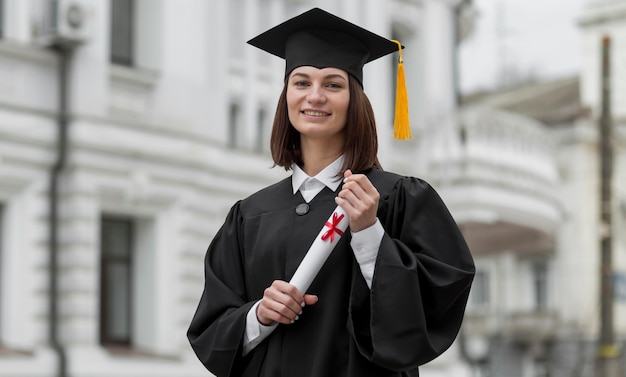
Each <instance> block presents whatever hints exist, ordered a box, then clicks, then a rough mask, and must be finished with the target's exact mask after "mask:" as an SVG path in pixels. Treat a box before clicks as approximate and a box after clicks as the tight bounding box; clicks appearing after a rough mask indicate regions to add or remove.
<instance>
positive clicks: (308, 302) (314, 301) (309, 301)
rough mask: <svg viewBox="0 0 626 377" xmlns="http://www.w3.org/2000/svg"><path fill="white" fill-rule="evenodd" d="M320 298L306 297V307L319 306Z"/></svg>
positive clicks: (314, 296)
mask: <svg viewBox="0 0 626 377" xmlns="http://www.w3.org/2000/svg"><path fill="white" fill-rule="evenodd" d="M318 301H319V298H318V297H317V296H316V295H304V303H305V304H306V305H314V304H317V302H318Z"/></svg>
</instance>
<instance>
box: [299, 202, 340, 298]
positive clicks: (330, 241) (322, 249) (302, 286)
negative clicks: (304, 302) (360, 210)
mask: <svg viewBox="0 0 626 377" xmlns="http://www.w3.org/2000/svg"><path fill="white" fill-rule="evenodd" d="M329 224H330V226H329ZM333 224H334V225H333ZM348 224H349V220H348V215H347V214H346V212H345V211H344V210H343V208H341V207H339V206H337V208H335V210H334V211H333V213H332V215H330V217H329V218H328V221H326V223H325V224H324V226H323V227H322V230H321V231H320V233H319V234H318V235H317V237H315V241H313V244H312V245H311V247H310V248H309V251H307V253H306V255H305V256H304V258H303V259H302V261H301V262H300V265H299V266H298V268H297V269H296V272H295V273H294V274H293V277H292V278H291V280H290V281H289V284H293V285H294V286H295V287H296V288H298V290H299V291H300V292H301V293H302V294H304V293H306V290H307V289H309V286H310V285H311V283H312V282H313V279H315V276H317V273H318V272H319V271H320V269H321V268H322V266H323V265H324V263H325V262H326V259H328V256H329V255H330V253H331V252H332V251H333V249H334V248H335V245H337V242H339V240H340V239H341V235H343V233H344V232H345V231H346V229H348ZM337 230H338V231H337ZM325 235H326V236H325ZM324 238H325V239H324Z"/></svg>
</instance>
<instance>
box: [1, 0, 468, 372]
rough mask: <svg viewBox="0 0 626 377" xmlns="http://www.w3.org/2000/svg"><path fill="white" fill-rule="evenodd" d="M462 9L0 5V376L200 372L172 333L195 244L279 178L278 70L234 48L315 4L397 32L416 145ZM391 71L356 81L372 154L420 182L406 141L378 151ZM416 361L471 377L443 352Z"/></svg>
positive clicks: (219, 0) (193, 279)
mask: <svg viewBox="0 0 626 377" xmlns="http://www.w3.org/2000/svg"><path fill="white" fill-rule="evenodd" d="M463 4H464V2H461V1H448V0H446V1H444V0H431V1H408V0H407V1H383V0H367V1H360V0H359V1H357V0H347V1H343V2H336V1H331V0H327V1H304V0H299V1H296V0H211V1H205V0H184V1H179V0H106V1H100V0H81V1H79V0H75V1H63V0H61V1H48V0H2V1H0V376H32V377H39V376H41V377H43V376H74V377H88V376H107V377H108V376H124V377H128V376H206V375H209V373H208V372H207V371H206V370H205V369H204V367H203V366H202V365H201V364H200V363H199V362H198V360H197V359H196V357H195V355H193V352H192V351H191V348H190V347H189V345H188V343H187V339H186V336H185V333H186V329H187V326H188V324H189V321H190V319H191V316H192V315H193V313H194V311H195V308H196V305H197V302H198V300H199V297H200V294H201V290H202V286H203V268H202V265H203V257H204V252H205V250H206V248H207V246H208V244H209V242H210V241H211V239H212V237H213V235H214V234H215V233H216V231H217V230H218V228H219V227H220V226H221V224H222V222H223V220H224V218H225V216H226V213H227V211H228V209H229V208H230V206H231V205H232V204H234V202H235V201H236V200H238V199H241V198H243V197H245V196H247V195H249V194H251V193H252V192H254V191H256V190H257V189H259V188H261V187H263V186H266V185H268V184H270V183H273V182H275V181H277V180H278V179H281V178H282V177H284V176H285V174H286V172H284V171H281V170H280V169H271V166H272V161H271V159H270V158H269V153H268V141H269V130H270V127H271V122H272V118H273V112H274V106H275V103H276V101H277V99H278V95H279V93H280V90H281V82H282V75H283V73H284V72H283V69H284V68H283V65H282V64H283V63H282V62H281V61H279V60H278V59H273V58H271V57H269V56H266V55H264V54H263V53H261V52H259V51H257V50H256V49H254V48H252V47H250V46H248V45H246V43H245V42H246V40H247V39H249V38H251V37H252V36H254V35H256V34H258V33H259V32H261V31H263V30H265V29H267V28H268V27H270V26H273V25H274V24H277V23H279V22H281V21H282V20H284V19H287V18H288V17H291V16H294V15H296V14H298V13H299V12H301V11H304V10H307V9H309V8H311V7H313V6H319V7H322V8H324V9H326V10H328V11H331V12H333V13H336V14H338V15H340V16H342V17H344V18H347V19H349V20H351V21H353V22H355V23H358V24H360V25H363V26H365V27H367V28H369V29H371V30H373V31H376V32H379V33H380V34H383V35H388V36H391V37H394V38H396V39H400V40H401V41H402V42H403V44H405V45H406V46H407V49H406V52H405V53H404V59H405V62H406V64H407V66H408V67H409V68H407V80H408V86H409V88H411V92H410V95H411V98H412V100H411V101H412V103H411V108H412V109H411V110H412V112H413V116H414V119H415V121H414V134H416V135H425V134H427V132H426V128H425V124H426V123H427V122H426V121H422V120H423V119H430V120H429V122H431V123H434V122H435V121H437V120H438V119H444V120H445V122H447V124H449V128H451V127H453V117H451V116H450V114H453V113H454V110H455V106H456V104H455V102H454V85H453V82H452V75H451V74H450V73H451V72H452V71H453V67H452V65H453V61H452V56H453V45H454V33H453V31H454V25H455V14H457V13H458V10H459V9H461V8H460V7H461V6H462V5H463ZM72 5H76V6H78V8H72ZM442 46H443V47H445V48H443V49H442ZM428 51H430V53H425V52H428ZM422 56H428V57H429V60H428V61H426V60H424V59H422V58H421V57H422ZM395 64H396V62H395V60H394V59H393V58H392V57H389V59H381V61H380V62H375V63H372V64H369V65H368V66H369V67H367V68H366V71H365V79H364V81H365V83H366V91H367V92H368V94H369V97H370V100H371V101H372V103H373V104H374V107H375V109H376V110H377V116H378V119H379V125H380V137H381V159H382V161H383V163H384V164H386V167H387V168H388V169H390V170H397V169H394V166H395V165H396V162H395V160H398V161H400V162H402V163H403V164H404V165H403V166H399V167H398V169H403V170H404V171H407V172H411V173H413V174H415V175H417V174H418V173H419V171H424V169H425V168H426V166H427V161H425V160H423V159H422V154H423V153H422V152H421V151H420V149H419V148H418V146H419V145H420V143H421V141H420V140H421V138H420V137H419V136H418V137H417V138H416V140H414V141H413V142H410V143H409V144H406V145H401V148H403V152H402V153H405V154H400V153H396V152H394V153H393V154H392V153H391V151H392V150H394V149H397V148H398V146H397V145H396V144H394V142H393V141H392V140H391V135H392V132H391V129H392V119H391V117H392V115H391V108H392V99H393V95H392V94H393V89H394V81H393V80H392V79H393V78H394V77H395V76H394V75H395V72H394V68H393V67H394V66H395ZM409 65H410V66H409ZM64 75H65V76H64ZM441 83H443V84H444V85H441ZM412 88H416V90H415V91H412V90H413V89H412ZM424 101H432V106H430V105H429V106H424V104H425V103H427V102H424ZM429 109H433V111H432V112H430V110H429ZM418 119H422V120H418ZM413 161H419V163H417V165H414V164H413ZM428 368H429V367H424V369H423V370H424V374H425V375H428V374H427V373H428V372H427V369H428ZM430 369H431V370H432V371H433V372H431V373H432V375H433V376H436V375H458V376H465V375H467V374H468V373H469V370H468V368H467V366H465V365H464V363H463V362H462V360H461V357H460V353H459V352H458V351H457V350H456V348H455V347H453V349H452V350H451V351H450V352H449V353H448V354H447V355H446V356H445V357H443V358H441V360H438V361H437V362H435V363H433V366H432V367H430Z"/></svg>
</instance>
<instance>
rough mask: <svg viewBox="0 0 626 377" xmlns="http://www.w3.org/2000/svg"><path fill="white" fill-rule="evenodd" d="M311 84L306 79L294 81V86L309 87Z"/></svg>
mask: <svg viewBox="0 0 626 377" xmlns="http://www.w3.org/2000/svg"><path fill="white" fill-rule="evenodd" d="M309 85H310V84H309V82H308V81H305V80H299V81H295V82H294V83H293V86H297V87H307V86H309Z"/></svg>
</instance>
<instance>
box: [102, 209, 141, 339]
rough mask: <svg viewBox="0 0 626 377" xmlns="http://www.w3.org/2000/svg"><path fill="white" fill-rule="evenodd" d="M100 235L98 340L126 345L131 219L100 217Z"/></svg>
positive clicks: (130, 280)
mask: <svg viewBox="0 0 626 377" xmlns="http://www.w3.org/2000/svg"><path fill="white" fill-rule="evenodd" d="M100 237H101V241H100V245H101V246H100V247H101V250H100V252H101V254H100V255H101V265H100V266H101V270H100V342H101V344H102V345H105V346H112V345H121V346H130V345H131V333H132V328H131V327H132V321H131V319H132V310H131V309H132V307H131V299H132V297H131V292H132V289H131V282H132V281H133V279H132V265H131V263H132V245H133V223H132V221H131V220H129V219H121V218H112V217H103V218H102V224H101V231H100Z"/></svg>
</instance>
